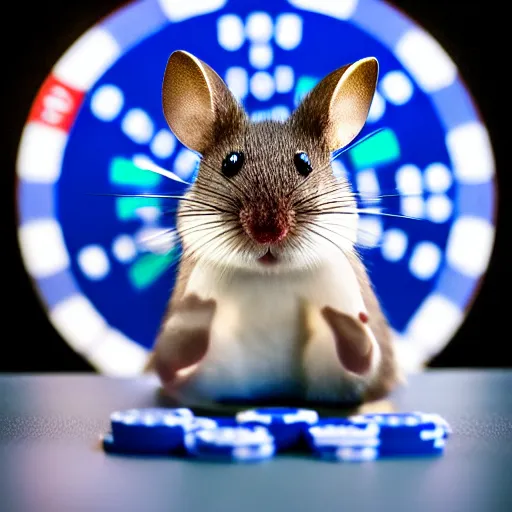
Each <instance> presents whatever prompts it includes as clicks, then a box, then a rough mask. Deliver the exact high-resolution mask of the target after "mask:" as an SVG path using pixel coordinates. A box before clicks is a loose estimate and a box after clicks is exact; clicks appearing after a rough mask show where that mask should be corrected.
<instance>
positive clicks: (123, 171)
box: [110, 157, 162, 187]
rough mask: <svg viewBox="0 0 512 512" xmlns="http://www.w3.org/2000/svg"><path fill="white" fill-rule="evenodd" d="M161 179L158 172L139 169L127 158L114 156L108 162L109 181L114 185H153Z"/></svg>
mask: <svg viewBox="0 0 512 512" xmlns="http://www.w3.org/2000/svg"><path fill="white" fill-rule="evenodd" d="M161 179H162V177H161V176H160V175H159V174H156V173H154V172H150V171H147V170H146V169H141V168H140V167H138V166H136V165H135V164H134V163H133V162H132V161H131V160H128V159H127V158H121V157H116V158H113V159H112V161H111V162H110V181H111V182H112V183H115V184H116V185H129V186H140V187H154V186H156V185H158V184H159V183H160V181H161Z"/></svg>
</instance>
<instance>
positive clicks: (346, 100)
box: [292, 57, 379, 151]
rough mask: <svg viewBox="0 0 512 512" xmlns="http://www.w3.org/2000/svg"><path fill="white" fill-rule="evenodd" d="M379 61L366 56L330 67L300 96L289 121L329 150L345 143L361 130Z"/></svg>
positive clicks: (376, 75) (340, 146)
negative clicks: (306, 93) (304, 95)
mask: <svg viewBox="0 0 512 512" xmlns="http://www.w3.org/2000/svg"><path fill="white" fill-rule="evenodd" d="M378 74H379V64H378V61H377V59H375V58H374V57H369V58H366V59H361V60H358V61H357V62H354V63H353V64H349V65H347V66H343V67H341V68H339V69H337V70H336V71H333V72H332V73H330V74H329V75H327V76H326V77H325V78H324V79H323V80H321V81H320V82H319V83H318V84H317V85H316V86H315V87H314V88H313V90H312V91H310V92H309V94H308V95H307V96H306V97H305V98H304V100H303V101H302V103H301V104H300V105H299V107H298V108H297V110H296V111H295V112H294V114H293V115H292V123H294V124H295V125H296V126H297V128H298V129H300V130H303V131H304V130H305V131H306V132H307V134H308V135H310V136H313V137H314V138H315V139H320V140H325V141H326V142H327V145H328V147H329V150H330V151H335V150H337V149H341V148H343V147H344V146H346V145H347V144H349V143H350V142H351V141H352V140H353V139H354V138H355V137H356V136H357V135H358V133H359V132H360V131H361V130H362V128H363V126H364V125H365V123H366V118H367V117H368V112H369V110H370V106H371V104H372V100H373V96H374V94H375V88H376V86H377V77H378Z"/></svg>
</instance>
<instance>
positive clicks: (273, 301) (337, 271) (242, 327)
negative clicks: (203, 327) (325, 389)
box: [182, 258, 366, 399]
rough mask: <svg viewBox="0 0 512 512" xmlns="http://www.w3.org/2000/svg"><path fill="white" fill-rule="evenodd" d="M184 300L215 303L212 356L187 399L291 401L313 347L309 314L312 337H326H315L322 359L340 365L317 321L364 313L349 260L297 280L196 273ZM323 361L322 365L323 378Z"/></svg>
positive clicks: (298, 276)
mask: <svg viewBox="0 0 512 512" xmlns="http://www.w3.org/2000/svg"><path fill="white" fill-rule="evenodd" d="M186 293H196V294H198V295H199V296H200V297H202V298H204V299H206V298H213V299H216V302H217V311H216V315H215V319H214V322H213V325H212V332H211V340H210V347H209V350H208V353H207V355H206V357H205V359H204V360H203V361H202V362H201V364H200V366H199V367H198V368H197V371H196V375H195V377H194V378H193V379H191V381H190V383H189V384H188V385H187V386H186V388H185V389H183V390H182V394H185V395H186V396H187V397H188V398H190V397H193V396H194V395H197V394H200V395H201V396H203V397H210V398H216V399H218V398H222V397H224V396H229V397H230V398H234V399H236V398H243V397H248V396H251V397H256V396H258V395H260V394H263V393H264V394H266V395H269V394H274V393H276V394H288V393H290V394H293V393H295V392H296V391H297V389H296V388H297V386H298V385H300V372H301V371H302V370H301V366H302V362H301V357H302V352H303V350H304V344H305V342H306V341H308V340H306V339H305V338H306V337H307V332H306V329H305V320H304V311H305V310H304V306H306V310H308V311H310V312H311V311H313V318H315V325H314V330H315V331H316V332H317V333H318V332H322V333H323V334H322V335H321V336H316V337H315V339H321V340H322V344H324V345H325V346H323V347H322V346H319V347H318V352H319V354H320V353H323V354H324V358H325V357H327V359H328V360H329V361H330V360H332V359H334V358H336V355H335V348H334V343H333V340H332V335H331V333H330V331H329V330H328V328H327V325H326V324H324V325H322V321H321V319H320V317H319V315H318V312H319V311H320V309H321V308H322V307H323V306H331V307H334V308H336V309H338V310H339V311H342V312H345V313H349V314H352V315H354V316H357V314H358V313H359V312H361V311H366V308H365V305H364V303H363V300H362V296H361V291H360V289H359V286H358V283H357V278H356V276H355V273H354V271H353V269H352V267H351V266H350V264H349V262H348V260H345V259H344V258H339V259H338V260H337V261H336V263H335V264H331V265H327V264H326V265H324V266H323V267H319V268H317V269H315V270H311V271H307V272H306V271H303V272H301V273H300V274H292V273H285V274H279V273H276V274H275V275H274V274H269V275H266V276H263V275H259V274H251V273H247V272H243V271H240V272H235V273H232V274H230V275H229V276H226V274H222V273H221V272H220V271H216V270H215V269H213V268H211V267H208V268H204V267H201V266H199V265H198V266H196V267H195V269H194V270H193V272H192V274H191V276H190V279H189V281H188V284H187V289H186ZM315 312H316V314H315ZM317 343H318V342H317ZM326 352H327V354H328V356H325V354H326ZM322 360H323V358H322V357H320V358H319V361H320V362H319V363H318V364H320V372H322V373H323V374H325V373H326V372H327V373H328V369H327V368H326V369H325V371H323V368H322V367H321V365H322V364H323V363H322V362H321V361H322Z"/></svg>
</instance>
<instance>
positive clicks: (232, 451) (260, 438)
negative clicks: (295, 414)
mask: <svg viewBox="0 0 512 512" xmlns="http://www.w3.org/2000/svg"><path fill="white" fill-rule="evenodd" d="M185 448H186V450H187V452H188V453H189V454H190V455H192V456H194V457H198V458H203V459H213V460H225V461H238V462H255V461H262V460H266V459H270V458H272V457H273V456H274V454H275V451H276V450H275V443H274V438H273V436H272V435H271V434H270V432H269V431H268V429H267V428H265V427H261V426H253V427H249V426H245V425H238V426H224V427H218V428H216V429H212V430H197V431H195V432H189V433H188V434H187V435H186V436H185Z"/></svg>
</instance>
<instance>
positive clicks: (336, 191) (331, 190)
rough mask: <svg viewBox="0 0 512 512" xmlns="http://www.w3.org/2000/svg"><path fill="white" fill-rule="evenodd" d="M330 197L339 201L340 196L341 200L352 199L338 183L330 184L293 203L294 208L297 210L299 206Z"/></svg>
mask: <svg viewBox="0 0 512 512" xmlns="http://www.w3.org/2000/svg"><path fill="white" fill-rule="evenodd" d="M326 196H331V197H334V198H336V199H339V198H340V196H342V197H343V199H347V200H349V199H352V192H350V191H349V190H347V188H346V187H344V186H340V183H332V184H330V185H329V186H328V187H327V188H324V189H321V190H315V191H313V192H312V193H310V194H308V195H306V196H305V197H302V198H301V199H300V200H298V201H295V202H294V203H293V207H294V208H299V207H300V206H304V205H307V204H308V203H311V202H313V201H318V200H319V199H322V198H323V197H326Z"/></svg>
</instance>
